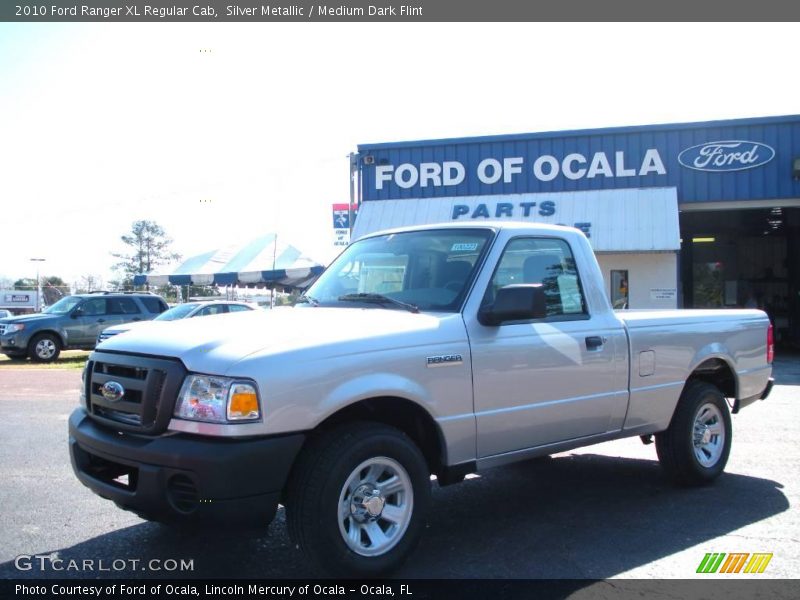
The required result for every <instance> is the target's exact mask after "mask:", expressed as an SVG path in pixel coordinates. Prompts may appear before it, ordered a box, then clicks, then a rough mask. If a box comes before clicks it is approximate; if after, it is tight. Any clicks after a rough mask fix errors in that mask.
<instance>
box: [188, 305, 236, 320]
mask: <svg viewBox="0 0 800 600" xmlns="http://www.w3.org/2000/svg"><path fill="white" fill-rule="evenodd" d="M227 308H228V307H227V306H225V305H224V304H212V305H211V306H206V307H205V308H203V309H202V310H200V312H198V313H197V314H196V315H195V316H196V317H207V316H209V315H221V314H222V313H225V312H228V311H227V310H226V309H227Z"/></svg>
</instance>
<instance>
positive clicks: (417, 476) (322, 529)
mask: <svg viewBox="0 0 800 600" xmlns="http://www.w3.org/2000/svg"><path fill="white" fill-rule="evenodd" d="M286 496H287V498H286V500H287V501H286V519H287V522H288V525H289V533H290V535H291V537H292V539H293V540H294V541H295V543H297V544H298V545H299V546H300V548H301V550H302V551H303V553H304V554H305V555H306V557H307V558H308V559H309V560H310V561H311V562H312V563H313V564H314V565H315V566H317V567H318V568H320V569H322V570H323V571H327V572H328V573H329V574H331V575H337V576H355V577H358V576H362V577H374V576H377V575H381V574H385V573H388V572H389V571H391V570H393V569H396V568H397V567H398V566H400V564H401V563H402V562H403V561H404V560H405V559H406V558H407V556H408V555H409V554H410V553H411V551H412V550H413V549H414V547H415V546H416V545H417V542H418V541H419V538H420V536H421V534H422V530H423V528H424V526H425V519H426V516H427V512H428V506H429V504H430V473H429V471H428V467H427V464H426V462H425V458H424V457H423V456H422V453H421V452H420V450H419V448H417V446H416V445H415V444H414V442H412V441H411V439H409V438H408V436H406V435H405V434H404V433H403V432H401V431H399V430H397V429H394V428H392V427H387V426H385V425H379V424H374V423H355V424H351V425H345V426H342V427H337V428H335V429H333V430H330V431H328V432H326V433H324V434H322V435H321V436H320V437H319V438H317V439H316V440H313V441H312V442H310V443H309V445H308V447H307V448H306V449H304V451H303V453H302V454H301V456H300V457H299V458H298V463H297V466H296V468H295V470H294V472H293V474H292V478H291V480H290V484H289V488H288V490H287V494H286Z"/></svg>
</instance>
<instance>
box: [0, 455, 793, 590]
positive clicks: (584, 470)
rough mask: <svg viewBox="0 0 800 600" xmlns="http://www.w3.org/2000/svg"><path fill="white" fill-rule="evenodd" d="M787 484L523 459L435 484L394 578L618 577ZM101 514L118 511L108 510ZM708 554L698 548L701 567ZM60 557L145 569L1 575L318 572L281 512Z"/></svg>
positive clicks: (742, 518)
mask: <svg viewBox="0 0 800 600" xmlns="http://www.w3.org/2000/svg"><path fill="white" fill-rule="evenodd" d="M782 487H783V486H782V485H781V484H779V483H777V482H775V481H770V480H766V479H759V478H754V477H748V476H742V475H736V474H724V475H723V476H722V477H720V479H718V480H717V482H716V483H715V484H714V485H711V486H707V487H702V488H692V489H681V488H676V487H673V486H672V485H671V484H670V483H669V482H668V481H667V480H666V478H665V477H664V476H663V474H662V472H661V470H660V468H659V466H658V463H656V462H655V461H649V460H638V459H627V458H613V457H608V456H602V455H595V454H580V455H560V456H558V457H556V458H544V459H539V460H535V461H530V462H525V463H519V464H516V465H511V466H508V467H502V468H498V469H494V470H491V471H487V472H486V473H484V474H482V475H481V476H480V477H474V478H471V479H468V480H466V481H465V482H464V483H462V484H460V485H455V486H451V487H446V488H439V487H438V486H436V485H434V492H433V506H432V510H431V515H430V519H429V526H428V528H427V531H426V532H425V536H424V539H423V541H422V543H421V544H420V546H419V548H418V549H417V551H416V552H415V553H414V554H413V555H412V556H411V558H410V559H409V561H408V562H407V563H406V565H405V566H404V567H403V568H402V569H401V570H400V571H399V572H398V573H397V574H396V577H398V578H522V579H527V578H593V579H594V578H597V579H601V578H608V577H613V576H615V575H618V574H620V573H623V572H626V571H629V570H630V569H633V568H635V567H639V566H641V565H645V564H648V563H650V562H653V561H656V560H658V559H661V558H664V557H668V556H670V555H672V554H674V553H676V552H679V551H681V550H685V549H687V548H691V547H693V546H695V545H698V544H702V543H703V542H704V541H709V540H713V539H714V538H717V537H719V536H721V535H725V534H727V533H730V532H732V531H735V530H737V529H739V528H741V527H743V526H745V525H748V524H751V523H756V522H758V521H761V520H763V519H766V518H768V517H770V516H772V515H775V514H777V513H780V512H783V511H786V510H787V509H788V508H789V502H788V500H787V498H786V497H785V496H784V494H783V493H782V492H781V489H782ZM108 510H109V511H113V510H117V509H116V508H114V507H113V505H111V504H110V503H109V506H108ZM718 550H719V549H718ZM704 551H705V550H699V551H698V556H697V561H698V562H699V561H700V559H701V558H702V552H704ZM56 552H57V554H58V557H59V558H60V559H62V560H63V561H65V562H64V564H66V563H67V561H70V560H75V561H78V562H81V561H84V560H86V559H94V560H95V561H97V560H100V559H102V560H103V563H104V564H105V565H106V567H109V566H110V565H112V561H114V560H117V561H119V559H124V560H125V561H130V559H138V560H139V561H140V562H139V563H138V564H137V565H136V566H135V567H130V566H128V567H127V568H125V569H122V570H117V569H112V570H109V571H102V572H81V571H74V570H69V571H60V572H54V571H46V572H41V571H39V570H38V569H32V570H30V571H25V572H20V571H18V570H17V569H16V568H15V567H14V563H13V561H10V562H6V563H5V564H2V565H0V577H3V578H9V577H45V578H46V577H75V578H84V577H86V578H93V577H102V578H106V577H147V578H157V577H170V578H267V579H272V578H295V579H307V578H310V577H319V576H320V574H319V573H315V572H313V571H312V570H311V569H310V567H309V566H308V565H307V564H306V563H305V562H304V560H303V557H302V554H301V553H300V552H299V550H297V549H296V548H295V547H294V546H293V545H292V544H291V542H290V541H289V538H288V535H287V533H286V527H285V521H284V512H283V509H280V510H279V511H278V515H277V517H276V519H275V521H274V522H273V523H272V524H271V525H270V527H269V529H268V530H266V531H264V532H246V533H243V532H239V531H233V530H202V529H193V530H175V529H170V528H167V527H163V526H161V525H157V524H153V523H141V524H138V525H134V526H131V527H127V528H124V529H121V530H118V531H114V532H112V533H108V534H105V535H102V536H98V537H96V538H93V539H89V540H86V541H85V542H82V543H80V544H76V545H74V546H71V547H68V548H62V549H60V550H56ZM152 559H157V560H159V561H162V563H160V564H166V563H165V562H164V561H166V560H167V559H174V560H177V561H180V560H181V559H184V560H187V559H188V560H193V569H192V570H191V571H184V572H180V571H154V570H149V571H143V568H146V565H147V564H148V562H149V561H150V560H152ZM117 564H122V563H119V562H118V563H117ZM690 568H691V571H688V572H687V573H685V574H683V575H680V574H679V575H677V576H685V577H689V576H691V575H692V574H693V572H694V568H695V566H694V565H693V566H691V567H690ZM673 576H675V575H673ZM578 587H581V586H580V585H578Z"/></svg>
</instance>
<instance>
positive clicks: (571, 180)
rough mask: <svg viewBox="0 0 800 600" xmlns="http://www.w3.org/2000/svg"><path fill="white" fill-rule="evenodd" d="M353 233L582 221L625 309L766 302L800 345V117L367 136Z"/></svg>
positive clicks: (784, 335)
mask: <svg viewBox="0 0 800 600" xmlns="http://www.w3.org/2000/svg"><path fill="white" fill-rule="evenodd" d="M356 164H357V170H358V196H359V200H360V206H359V208H358V218H357V219H356V221H355V224H354V228H353V238H354V239H355V238H358V237H360V236H362V235H365V234H367V233H371V232H373V231H377V230H380V229H387V228H391V227H400V226H405V225H417V224H429V223H441V222H451V221H459V222H465V221H467V222H474V223H476V224H479V223H481V222H487V221H497V220H522V221H533V222H540V223H556V224H563V225H569V226H573V227H578V228H579V229H582V230H583V231H584V233H586V235H587V236H588V238H589V241H590V243H591V244H592V247H593V248H594V251H595V253H596V255H597V258H598V261H599V263H600V266H601V268H602V271H603V277H604V279H605V284H606V289H607V292H608V295H609V298H610V299H611V301H612V303H613V304H614V305H615V306H617V307H620V308H630V309H637V308H674V307H687V308H688V307H696V308H700V307H719V308H723V307H759V308H763V309H764V310H766V311H767V312H768V313H769V314H770V317H771V318H772V320H773V322H774V324H775V327H776V333H777V336H778V341H779V342H781V341H782V342H791V343H794V344H800V116H798V115H795V116H786V117H766V118H755V119H737V120H729V121H711V122H704V123H681V124H669V125H649V126H637V127H620V128H610V129H592V130H580V131H558V132H548V133H527V134H518V135H501V136H491V137H475V138H458V139H444V140H426V141H413V142H398V143H378V144H362V145H359V147H358V155H357V162H356Z"/></svg>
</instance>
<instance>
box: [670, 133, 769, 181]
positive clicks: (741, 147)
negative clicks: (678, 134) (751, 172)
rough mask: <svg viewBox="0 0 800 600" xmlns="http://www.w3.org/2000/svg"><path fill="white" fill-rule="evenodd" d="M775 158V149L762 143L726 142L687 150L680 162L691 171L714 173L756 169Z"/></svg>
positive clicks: (680, 156) (682, 153)
mask: <svg viewBox="0 0 800 600" xmlns="http://www.w3.org/2000/svg"><path fill="white" fill-rule="evenodd" d="M774 157H775V149H774V148H772V147H771V146H767V145H766V144H762V143H761V142H748V141H746V140H726V141H721V142H706V143H704V144H698V145H697V146H692V147H691V148H687V149H686V150H684V151H683V152H681V153H680V154H679V155H678V162H679V163H681V164H682V165H683V166H684V167H687V168H689V169H694V170H696V171H709V172H712V173H714V172H724V171H742V170H744V169H754V168H756V167H760V166H762V165H765V164H767V163H768V162H769V161H771V160H772V159H773V158H774Z"/></svg>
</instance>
